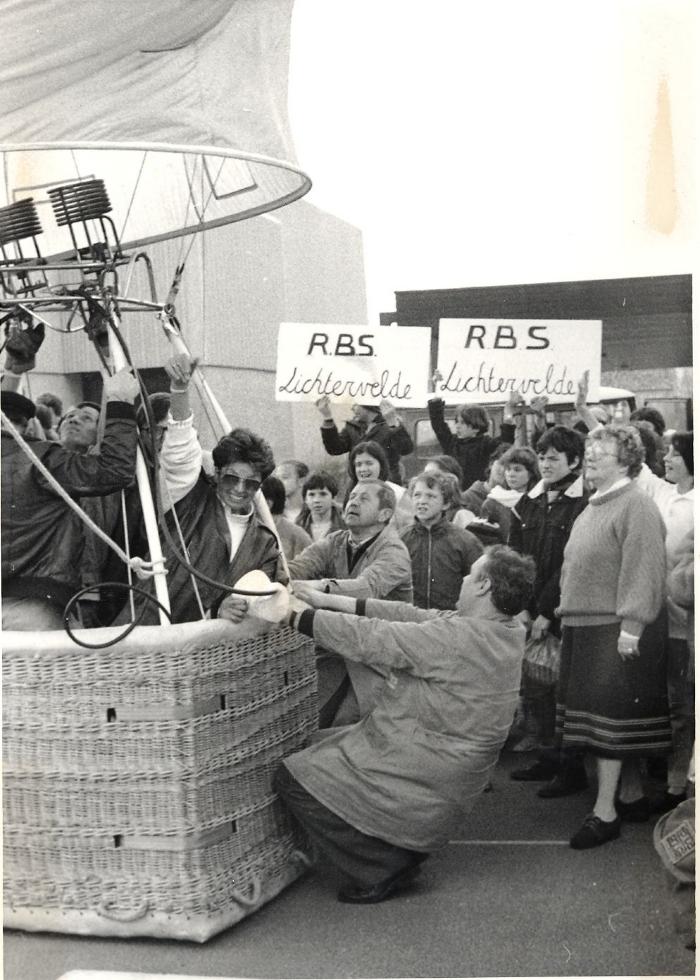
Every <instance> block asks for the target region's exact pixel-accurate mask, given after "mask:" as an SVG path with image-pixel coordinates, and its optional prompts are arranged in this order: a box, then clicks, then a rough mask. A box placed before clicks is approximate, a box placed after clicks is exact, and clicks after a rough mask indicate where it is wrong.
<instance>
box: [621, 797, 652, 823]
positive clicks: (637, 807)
mask: <svg viewBox="0 0 700 980" xmlns="http://www.w3.org/2000/svg"><path fill="white" fill-rule="evenodd" d="M615 809H616V810H617V812H618V813H619V814H620V816H621V817H622V819H623V820H626V821H627V822H628V823H646V822H647V820H648V819H649V817H650V815H651V807H650V805H649V800H648V798H647V797H646V796H640V797H639V799H638V800H632V802H631V803H624V802H623V801H622V800H617V801H616V803H615Z"/></svg>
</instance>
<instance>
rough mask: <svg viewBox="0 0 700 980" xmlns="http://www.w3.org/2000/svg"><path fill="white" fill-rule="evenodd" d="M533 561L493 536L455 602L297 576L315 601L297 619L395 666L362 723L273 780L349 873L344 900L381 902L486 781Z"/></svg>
mask: <svg viewBox="0 0 700 980" xmlns="http://www.w3.org/2000/svg"><path fill="white" fill-rule="evenodd" d="M533 580H534V565H533V562H532V559H531V558H529V557H524V556H521V555H518V554H517V553H516V552H514V551H512V550H511V549H510V548H507V547H506V546H504V545H496V546H493V547H491V548H489V549H488V550H487V551H486V553H485V554H484V555H482V556H481V557H480V558H478V559H477V561H476V562H475V563H474V564H473V566H472V568H471V571H470V573H469V575H467V576H466V577H465V578H464V580H463V584H462V590H461V593H460V597H459V601H458V604H457V610H456V612H437V611H435V610H424V609H416V608H414V607H413V606H409V605H407V604H405V603H397V602H385V601H381V600H377V599H366V600H364V599H361V600H357V599H354V598H350V597H344V596H337V595H326V594H323V593H320V592H317V591H314V590H311V589H305V588H304V587H301V588H300V589H298V590H297V592H298V595H299V597H300V598H304V599H305V600H306V601H308V602H310V603H311V604H312V605H313V606H314V607H316V608H315V609H312V608H305V609H304V610H303V611H301V612H293V613H292V614H291V616H290V621H291V624H292V625H293V626H294V627H295V628H296V629H298V630H299V631H300V632H302V633H305V634H307V635H308V636H312V637H313V638H314V639H315V640H317V641H318V642H319V643H321V644H323V646H324V647H326V648H327V649H329V650H343V651H344V652H345V656H352V657H353V659H355V660H356V661H357V662H359V663H363V664H369V665H371V666H373V667H378V668H380V669H381V670H382V671H384V672H385V673H386V674H387V675H388V676H387V679H386V682H385V684H384V686H383V690H382V693H381V695H380V696H379V700H378V702H377V704H376V706H375V707H374V709H373V710H372V711H371V713H370V714H369V715H367V716H366V717H365V718H364V719H362V720H361V721H359V722H358V723H357V724H355V725H352V726H349V727H345V728H341V729H336V730H334V731H332V732H330V733H329V734H328V735H327V736H326V737H325V738H323V739H322V740H321V741H319V742H317V743H316V744H314V745H311V746H309V747H308V748H306V749H304V750H303V751H301V752H297V753H295V754H294V755H292V756H290V757H289V758H288V759H286V760H285V762H284V763H283V765H282V766H281V767H280V769H279V770H278V772H277V774H276V783H275V785H276V790H277V792H278V793H279V795H280V796H281V797H282V800H283V801H284V803H285V804H286V805H287V807H288V808H289V810H290V811H291V813H292V814H293V816H294V818H295V819H296V820H297V821H298V823H299V824H300V825H301V827H302V828H303V830H304V831H305V832H306V834H307V836H308V839H309V841H310V842H311V844H312V846H313V848H314V850H315V851H316V852H317V854H318V856H319V857H321V858H322V859H324V860H325V861H326V862H328V863H329V864H331V865H332V866H334V867H335V869H337V870H339V871H340V872H341V873H342V874H343V876H344V877H345V879H346V884H345V885H344V887H343V888H342V889H341V891H340V892H339V894H338V898H339V900H340V901H344V902H355V903H369V902H381V901H383V900H384V899H385V898H388V897H389V896H390V895H392V894H393V893H394V892H395V891H396V890H397V889H398V888H400V887H402V886H403V885H405V884H407V883H408V882H409V881H410V880H411V879H412V878H413V876H414V875H415V874H416V871H417V869H418V865H419V864H420V863H421V862H422V861H423V860H424V859H425V858H426V857H427V855H428V854H429V853H430V852H431V851H433V850H435V849H436V848H438V847H441V846H442V845H443V844H445V843H446V842H447V841H448V840H449V838H450V836H451V835H452V834H453V833H454V832H455V831H456V830H457V829H458V828H459V826H460V823H461V821H462V820H463V819H464V815H465V814H466V813H468V812H469V810H470V809H471V807H472V805H473V803H474V801H475V800H476V798H477V797H478V796H479V795H480V794H481V793H482V792H483V790H484V788H485V787H486V785H487V783H488V780H489V776H490V774H491V772H492V770H493V768H494V766H495V765H496V762H497V760H498V755H499V752H500V750H501V747H502V746H503V743H504V741H505V739H506V736H507V734H508V730H509V728H510V725H511V722H512V720H513V713H514V711H515V706H516V703H517V699H518V691H519V688H520V670H521V663H522V658H523V650H524V644H525V630H524V628H523V627H522V625H521V624H520V623H519V621H518V620H516V619H515V618H514V617H515V616H516V615H517V613H519V612H520V611H521V610H522V609H523V608H525V607H526V606H527V603H528V601H529V596H530V590H531V588H532V583H533Z"/></svg>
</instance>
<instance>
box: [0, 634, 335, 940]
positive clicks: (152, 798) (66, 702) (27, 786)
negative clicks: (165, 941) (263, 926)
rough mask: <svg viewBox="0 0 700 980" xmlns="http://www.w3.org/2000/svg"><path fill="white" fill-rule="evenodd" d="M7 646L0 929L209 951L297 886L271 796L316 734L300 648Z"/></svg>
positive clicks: (275, 637)
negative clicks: (279, 773)
mask: <svg viewBox="0 0 700 980" xmlns="http://www.w3.org/2000/svg"><path fill="white" fill-rule="evenodd" d="M108 632H109V631H92V632H91V634H90V639H91V640H93V641H94V640H95V638H98V639H99V637H100V634H105V635H108ZM3 640H4V651H3V755H4V777H3V781H4V786H3V795H4V814H5V830H4V878H5V885H4V902H5V924H6V925H7V926H9V927H11V928H21V929H35V930H36V929H44V930H46V929H48V930H53V931H60V932H78V933H91V934H98V935H114V936H136V935H150V936H160V937H172V938H181V939H194V940H197V941H200V942H203V941H204V940H206V939H208V938H209V937H210V936H212V935H214V934H215V933H216V932H219V931H220V930H221V929H224V928H226V927H227V926H230V925H232V924H233V923H235V922H237V921H238V920H240V919H241V918H243V917H244V916H246V915H248V914H250V912H251V911H253V910H254V909H256V908H258V907H259V906H260V905H262V904H263V903H264V902H266V901H268V900H269V899H270V898H272V897H273V896H274V895H276V894H277V893H278V892H279V891H280V890H281V889H282V888H284V887H285V886H286V885H287V884H289V883H290V882H291V881H293V880H294V879H295V878H296V877H297V876H298V875H299V873H300V871H301V870H302V868H303V867H304V859H303V856H302V855H301V854H300V853H299V852H298V851H297V842H296V841H295V839H294V836H293V834H292V830H291V827H290V826H289V824H288V823H287V820H286V817H285V814H284V811H283V810H282V808H281V806H280V804H279V802H278V801H277V799H276V797H275V796H274V794H273V793H272V790H271V782H272V774H273V772H274V770H275V769H276V767H277V766H278V765H279V763H280V761H281V759H283V758H284V757H285V756H287V755H289V754H290V753H291V752H294V751H296V750H297V749H299V748H301V747H302V746H303V745H304V744H305V742H306V741H307V739H308V736H309V734H310V733H311V731H313V730H314V729H315V727H316V717H317V704H316V693H315V688H316V671H315V661H314V653H313V645H312V644H311V642H310V641H308V640H306V639H304V638H303V637H300V636H299V635H298V634H296V633H293V632H292V631H291V630H287V629H282V630H281V629H276V630H273V631H270V632H269V633H266V634H263V635H251V628H250V627H247V626H245V627H243V626H241V627H234V626H232V625H231V624H226V623H221V622H214V623H198V624H186V625H181V626H171V627H140V628H138V629H137V630H135V631H134V632H133V633H132V634H131V636H130V637H129V638H128V639H127V640H126V641H123V642H121V643H119V644H117V645H115V646H113V647H109V648H107V649H105V650H100V651H86V650H84V649H82V648H78V647H76V645H75V644H74V643H72V641H71V640H69V639H68V637H67V636H65V635H64V634H63V633H43V634H30V633H11V632H6V633H5V634H4V636H3Z"/></svg>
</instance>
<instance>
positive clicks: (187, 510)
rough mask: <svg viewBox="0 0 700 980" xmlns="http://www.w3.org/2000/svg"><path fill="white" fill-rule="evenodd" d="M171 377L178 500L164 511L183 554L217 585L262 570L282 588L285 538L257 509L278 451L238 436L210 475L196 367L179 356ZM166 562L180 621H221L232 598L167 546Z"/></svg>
mask: <svg viewBox="0 0 700 980" xmlns="http://www.w3.org/2000/svg"><path fill="white" fill-rule="evenodd" d="M166 370H167V371H168V374H169V375H170V379H171V384H170V393H171V405H170V415H169V417H168V427H167V431H166V435H165V439H164V441H163V446H162V449H161V451H160V471H161V476H162V478H163V481H164V483H165V486H166V488H167V490H169V491H172V493H173V498H174V499H175V500H176V502H175V504H174V506H170V501H169V500H168V493H167V492H166V494H165V495H164V501H163V506H164V508H165V509H166V511H167V512H168V513H167V521H168V526H169V528H170V533H171V536H172V538H173V540H174V541H175V542H176V543H177V544H178V545H179V548H178V550H179V551H180V552H181V553H182V552H183V551H185V552H186V553H185V555H184V557H185V558H186V559H187V561H188V562H189V564H190V565H192V566H194V567H195V568H196V569H197V570H198V571H199V572H202V573H203V574H204V575H206V576H208V578H210V579H214V580H215V581H217V582H224V583H227V584H230V585H233V584H235V583H236V582H237V581H238V579H240V578H242V576H243V575H245V574H246V572H250V571H253V570H254V569H261V570H262V571H263V572H265V573H266V575H267V576H268V578H270V579H271V580H272V581H277V579H278V561H279V546H278V544H277V538H276V536H275V534H274V532H273V531H272V530H270V528H268V527H267V526H266V525H265V524H264V523H263V522H262V520H260V518H259V516H258V513H257V511H256V508H255V504H254V498H255V494H256V493H257V491H258V490H259V489H260V486H261V484H262V482H263V480H264V479H265V478H266V477H268V476H269V475H270V474H271V473H272V471H273V470H274V468H275V460H274V457H273V455H272V450H271V449H270V446H269V445H268V444H267V442H266V441H265V440H264V439H261V438H260V437H259V436H257V435H255V434H254V433H253V432H251V431H250V430H249V429H242V428H240V429H233V430H232V431H231V432H230V433H229V434H228V435H226V436H224V438H223V439H221V440H220V441H219V443H218V444H217V446H216V447H215V448H214V451H213V453H212V460H213V466H214V472H213V475H211V474H208V473H206V472H205V470H204V469H203V468H202V450H201V447H199V441H198V439H197V434H196V431H195V429H194V426H193V417H192V412H191V410H190V405H189V398H188V394H187V391H188V385H189V379H190V375H191V373H192V365H190V364H189V362H188V361H187V358H186V357H183V356H182V355H177V356H175V357H173V358H171V359H170V361H169V362H168V363H167V364H166ZM193 448H194V449H195V450H197V449H198V451H195V452H193ZM169 507H170V509H168V508H169ZM183 543H184V546H185V547H184V548H183ZM165 556H166V567H167V570H168V578H167V582H168V592H169V593H170V604H171V614H172V621H173V622H174V623H185V622H190V621H193V620H197V619H201V618H203V617H204V616H205V615H211V616H216V613H217V611H218V608H219V605H220V604H221V601H222V599H223V598H224V596H225V595H226V593H225V592H224V591H223V590H221V589H218V588H216V587H215V586H213V585H210V584H208V583H206V582H203V581H201V580H199V579H196V578H195V577H194V576H192V575H191V574H190V572H189V571H188V569H187V568H185V567H184V566H183V564H182V563H181V562H179V561H178V560H177V559H176V558H175V556H174V554H173V549H172V547H168V546H166V549H165ZM144 621H145V620H144ZM149 621H150V618H149Z"/></svg>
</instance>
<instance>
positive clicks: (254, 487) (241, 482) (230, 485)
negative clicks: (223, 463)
mask: <svg viewBox="0 0 700 980" xmlns="http://www.w3.org/2000/svg"><path fill="white" fill-rule="evenodd" d="M219 486H220V487H222V489H224V490H235V488H236V487H242V488H243V489H244V490H245V491H246V493H250V494H253V493H257V492H258V490H259V489H260V487H261V486H262V483H261V481H260V480H253V479H251V478H250V477H247V476H236V474H235V473H226V474H224V476H220V477H219Z"/></svg>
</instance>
